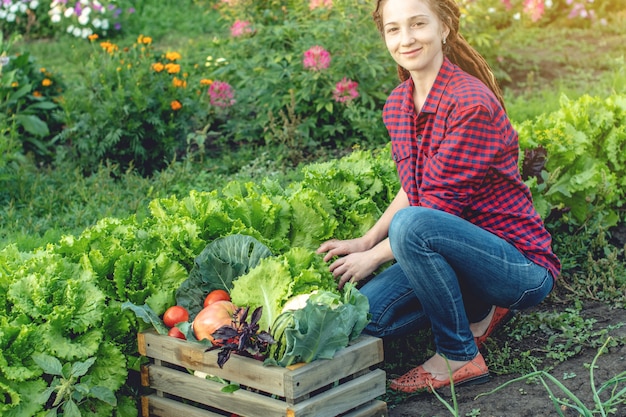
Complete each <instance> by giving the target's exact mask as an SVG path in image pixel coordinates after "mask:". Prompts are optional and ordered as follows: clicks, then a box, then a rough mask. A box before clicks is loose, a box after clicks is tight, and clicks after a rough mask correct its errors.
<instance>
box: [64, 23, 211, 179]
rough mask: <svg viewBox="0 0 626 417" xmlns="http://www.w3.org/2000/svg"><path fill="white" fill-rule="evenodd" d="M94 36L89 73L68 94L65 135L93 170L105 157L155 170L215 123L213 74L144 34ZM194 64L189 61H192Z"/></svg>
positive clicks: (86, 166) (70, 149)
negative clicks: (127, 41) (130, 40)
mask: <svg viewBox="0 0 626 417" xmlns="http://www.w3.org/2000/svg"><path fill="white" fill-rule="evenodd" d="M97 38H98V37H97V36H96V35H92V36H91V37H90V39H91V41H92V45H93V47H94V50H93V53H92V55H91V56H90V57H89V60H88V61H87V62H86V64H85V69H86V71H84V72H83V74H84V76H83V78H82V79H78V80H76V83H75V86H74V88H73V89H72V91H71V93H70V92H69V91H68V93H66V95H65V99H64V101H63V107H64V110H65V114H66V115H67V116H66V119H65V120H64V121H65V124H66V126H67V127H66V129H65V130H64V131H63V132H62V133H61V134H60V135H59V139H60V140H62V141H63V143H65V144H67V145H68V152H70V154H71V156H72V157H73V158H76V159H77V160H78V161H79V163H80V165H81V166H82V167H83V168H84V169H85V170H86V171H89V170H91V169H95V167H97V166H98V164H100V163H101V162H103V161H110V162H114V163H117V164H119V165H120V166H121V167H122V168H128V167H133V166H134V167H135V168H137V170H138V171H139V172H140V173H142V174H144V175H149V174H151V173H152V172H154V171H155V170H158V169H160V168H162V167H163V166H164V165H165V164H167V162H168V161H169V160H171V158H173V157H174V156H175V155H176V153H177V152H180V151H183V150H184V149H185V146H186V141H187V135H188V134H190V133H191V132H193V131H194V130H195V129H197V128H199V127H201V126H204V125H206V124H207V123H208V117H209V103H208V102H207V100H205V99H204V97H206V96H207V94H206V93H205V91H206V88H207V82H206V81H204V82H201V80H200V75H201V74H195V73H194V71H195V69H196V68H201V67H200V66H199V65H195V66H194V65H189V66H186V65H185V64H184V63H183V62H182V56H181V54H180V53H178V52H176V51H169V52H166V53H159V52H157V51H155V50H154V48H153V45H152V39H151V38H150V37H148V36H143V35H141V36H139V37H138V38H137V40H136V42H135V43H134V44H132V45H131V46H129V47H120V46H118V45H117V44H115V43H112V42H110V41H102V42H99V41H98V39H97ZM188 67H189V69H187V68H188Z"/></svg>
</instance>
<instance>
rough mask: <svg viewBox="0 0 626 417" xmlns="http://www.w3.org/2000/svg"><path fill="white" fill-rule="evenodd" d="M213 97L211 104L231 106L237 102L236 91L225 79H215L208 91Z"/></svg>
mask: <svg viewBox="0 0 626 417" xmlns="http://www.w3.org/2000/svg"><path fill="white" fill-rule="evenodd" d="M208 94H209V96H210V97H211V105H213V106H217V107H230V106H232V105H233V104H235V99H234V97H235V92H234V90H233V87H231V85H230V84H228V83H227V82H224V81H214V82H213V83H212V84H211V86H210V87H209V91H208Z"/></svg>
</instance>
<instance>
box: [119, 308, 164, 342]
mask: <svg viewBox="0 0 626 417" xmlns="http://www.w3.org/2000/svg"><path fill="white" fill-rule="evenodd" d="M126 309H129V310H132V311H133V312H134V313H135V314H136V315H137V317H138V318H140V319H142V320H143V321H144V322H146V323H148V324H152V326H153V327H154V329H155V330H156V331H157V333H159V334H167V332H168V331H169V330H168V328H167V326H165V324H164V323H163V320H161V318H160V317H159V316H158V315H157V314H156V313H155V312H154V311H153V310H152V309H151V308H150V306H149V305H148V304H144V305H142V306H138V305H135V304H133V303H131V302H130V301H126V302H125V303H123V304H122V310H126Z"/></svg>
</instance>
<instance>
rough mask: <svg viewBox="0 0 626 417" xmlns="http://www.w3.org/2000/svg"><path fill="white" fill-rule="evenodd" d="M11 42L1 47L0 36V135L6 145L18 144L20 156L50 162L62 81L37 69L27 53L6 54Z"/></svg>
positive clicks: (39, 68) (57, 130)
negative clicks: (10, 143)
mask: <svg viewBox="0 0 626 417" xmlns="http://www.w3.org/2000/svg"><path fill="white" fill-rule="evenodd" d="M14 41H15V39H10V40H9V41H8V42H6V43H3V40H2V35H0V56H1V59H2V63H1V64H0V132H6V134H7V135H8V140H9V141H10V142H15V141H19V142H21V145H22V148H23V149H22V152H23V153H24V154H26V153H32V154H34V156H35V158H36V159H37V160H39V161H50V159H51V157H52V155H53V154H54V146H55V142H54V140H53V137H54V136H55V135H56V134H57V133H58V132H59V131H60V130H61V124H60V123H59V122H58V121H57V120H56V119H55V112H58V110H59V106H58V104H57V102H58V100H59V98H60V96H61V94H62V93H63V92H64V91H65V85H64V81H63V80H62V78H61V77H59V76H57V75H55V74H53V73H51V72H50V71H48V70H47V69H46V68H42V67H38V66H37V64H36V62H35V60H34V59H33V58H32V57H31V56H30V55H29V54H28V53H23V54H15V55H11V54H9V47H10V46H11V44H12V43H13V42H14Z"/></svg>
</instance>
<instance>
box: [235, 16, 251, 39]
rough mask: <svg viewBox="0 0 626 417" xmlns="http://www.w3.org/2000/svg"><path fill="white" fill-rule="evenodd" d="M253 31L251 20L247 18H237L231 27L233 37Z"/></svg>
mask: <svg viewBox="0 0 626 417" xmlns="http://www.w3.org/2000/svg"><path fill="white" fill-rule="evenodd" d="M252 32H253V30H252V28H251V27H250V22H248V21H247V20H236V21H235V23H233V25H232V26H231V27H230V36H232V37H233V38H236V37H238V36H241V35H245V34H247V33H252Z"/></svg>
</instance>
